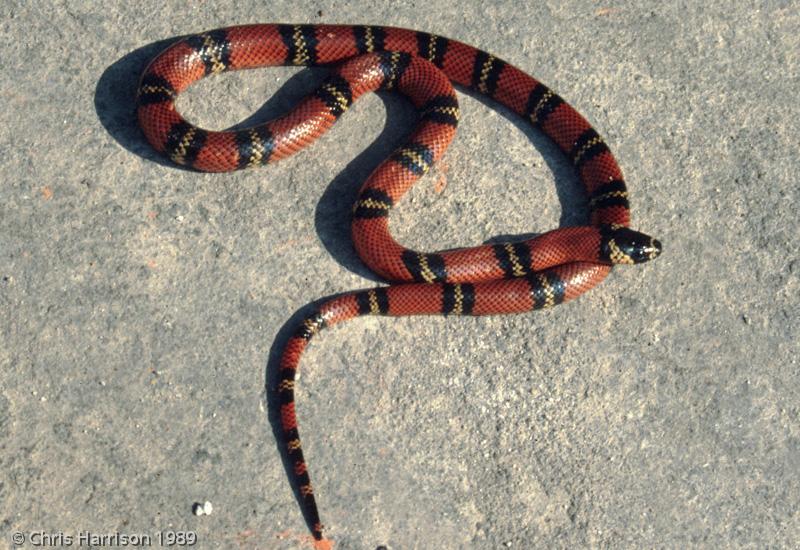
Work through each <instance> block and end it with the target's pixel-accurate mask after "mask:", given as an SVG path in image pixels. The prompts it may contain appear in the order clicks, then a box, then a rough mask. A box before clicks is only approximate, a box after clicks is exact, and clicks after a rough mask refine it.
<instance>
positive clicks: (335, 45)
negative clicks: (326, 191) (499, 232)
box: [137, 24, 661, 541]
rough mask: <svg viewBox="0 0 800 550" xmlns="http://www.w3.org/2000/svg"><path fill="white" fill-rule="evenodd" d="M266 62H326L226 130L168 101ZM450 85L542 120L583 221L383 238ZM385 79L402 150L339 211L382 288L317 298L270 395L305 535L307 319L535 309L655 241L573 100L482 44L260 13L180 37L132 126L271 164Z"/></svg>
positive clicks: (433, 135)
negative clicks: (452, 245) (427, 244)
mask: <svg viewBox="0 0 800 550" xmlns="http://www.w3.org/2000/svg"><path fill="white" fill-rule="evenodd" d="M274 65H301V66H320V65H322V66H330V67H331V73H330V75H329V77H328V78H327V80H326V81H325V82H324V83H323V84H322V85H321V86H320V87H319V88H318V89H317V90H316V91H315V92H314V93H313V94H310V95H309V96H308V97H306V98H305V99H304V100H302V101H301V102H300V103H299V104H298V105H297V106H296V107H295V108H294V109H293V110H292V111H291V112H289V113H288V114H286V115H285V116H283V117H281V118H278V119H276V120H273V121H270V122H267V123H265V124H260V125H257V126H253V127H251V128H246V129H240V130H235V131H219V132H215V131H207V130H203V129H201V128H198V127H197V126H194V125H193V124H191V123H189V122H187V121H186V120H185V119H184V118H183V117H182V116H181V115H180V114H179V113H178V111H177V110H176V108H175V100H176V97H177V96H178V94H180V93H181V92H182V91H183V90H185V89H186V88H187V87H188V86H189V85H191V84H192V83H193V82H195V81H197V80H199V79H201V78H203V77H205V76H207V75H211V74H217V73H221V72H223V71H229V70H238V69H247V68H255V67H264V66H274ZM453 84H458V85H460V86H464V87H466V88H469V89H470V90H473V91H474V92H477V93H479V94H482V95H484V96H486V97H488V98H491V99H492V100H494V101H497V102H498V103H500V104H501V105H504V106H505V107H507V108H508V109H510V110H512V111H514V112H515V113H517V114H518V115H519V116H520V117H522V118H523V119H525V120H527V121H529V122H530V123H531V124H533V125H534V126H536V127H538V128H540V129H541V131H543V132H544V134H546V135H547V136H548V137H549V138H551V139H552V140H553V141H554V142H555V143H556V145H557V146H558V147H559V148H560V149H561V151H563V152H564V153H565V154H566V155H567V156H568V157H569V159H570V160H571V161H572V163H573V164H574V166H575V169H576V171H577V174H578V177H579V179H580V181H581V183H582V184H583V187H584V189H585V191H586V193H587V195H588V198H589V225H587V226H584V227H563V228H559V229H555V230H553V231H549V232H546V233H544V234H541V235H538V236H536V237H534V238H532V239H529V240H524V241H518V242H507V243H500V244H486V245H483V246H476V247H473V248H462V249H456V250H448V251H444V252H434V253H428V252H418V251H415V250H410V249H408V248H406V247H404V246H403V245H401V244H399V243H398V242H396V241H395V240H394V239H393V238H392V236H391V234H390V233H389V223H388V222H389V217H388V216H389V213H390V211H391V209H392V208H393V207H394V206H395V205H396V204H397V203H398V202H399V201H400V200H401V199H402V197H403V195H404V194H405V193H406V191H408V189H409V188H410V187H411V186H412V185H413V184H414V183H415V182H416V181H417V180H418V179H419V178H420V177H421V176H422V175H424V174H425V173H426V172H427V171H428V170H429V169H430V168H431V166H432V165H433V164H434V163H435V162H436V161H437V160H438V159H439V158H440V157H441V156H442V154H443V153H444V151H445V149H446V148H447V146H448V145H449V144H450V142H451V140H452V139H453V136H454V134H455V129H456V125H457V123H458V120H459V117H460V111H459V106H458V100H457V98H456V94H455V92H454V90H453ZM387 89H391V90H396V91H397V92H398V93H400V94H403V95H404V96H406V97H407V98H408V99H409V100H410V101H411V102H412V103H413V105H414V106H415V107H416V109H417V111H418V121H417V125H416V127H415V128H414V130H413V131H412V132H411V133H410V135H409V136H408V137H407V139H406V140H405V142H404V143H403V145H401V146H400V147H399V148H397V149H396V150H395V151H394V152H393V153H392V154H391V156H389V157H388V158H387V159H385V160H384V161H383V162H382V163H381V164H380V165H379V166H378V167H377V168H376V169H375V170H374V172H373V173H372V174H371V175H370V176H369V178H368V179H367V180H366V182H365V183H364V184H363V186H362V187H361V190H360V192H359V195H358V198H357V200H356V202H355V205H354V206H353V215H352V239H353V244H354V246H355V249H356V251H357V253H358V255H359V256H360V257H361V258H362V260H363V261H364V263H365V264H367V266H369V267H370V268H371V269H372V270H373V271H374V272H375V273H377V274H378V275H380V276H381V277H383V278H385V279H386V280H388V281H390V282H391V283H392V284H390V285H389V286H382V287H378V288H373V289H370V290H362V291H357V292H350V293H346V294H343V295H339V296H337V297H335V298H332V299H330V300H328V301H325V302H324V303H322V304H321V305H320V306H319V307H318V308H317V310H316V311H315V312H314V313H313V314H311V315H310V316H308V317H307V318H306V319H305V320H304V321H303V322H302V323H300V325H299V327H298V328H297V330H296V332H294V334H293V336H291V337H290V338H289V340H288V342H287V343H286V346H285V348H284V350H283V354H282V356H281V360H280V366H279V383H278V385H277V388H275V390H276V391H277V393H278V401H279V403H280V418H281V425H282V429H283V433H284V436H285V442H284V443H285V447H284V449H285V452H286V453H287V457H288V461H289V464H290V465H291V472H290V475H291V476H292V477H293V478H294V479H293V480H292V481H293V483H294V486H295V488H296V490H297V491H298V493H299V501H300V503H301V507H302V508H303V513H304V516H305V518H306V521H307V522H308V524H309V527H310V529H311V533H312V534H313V537H314V539H316V540H318V541H322V540H324V539H323V534H322V530H323V526H322V523H321V522H320V519H319V512H318V510H317V504H316V501H315V497H314V491H313V489H312V487H311V481H310V478H309V473H308V467H307V465H306V462H305V460H304V458H303V451H302V447H301V444H300V437H299V434H298V429H297V418H296V414H295V402H294V388H295V372H296V370H297V368H298V364H299V361H300V356H301V355H302V353H303V350H304V349H305V348H306V346H307V345H308V342H309V340H310V339H311V338H312V337H313V336H314V335H315V334H317V332H319V331H320V330H321V329H322V328H324V327H329V326H332V325H335V324H337V323H340V322H342V321H345V320H348V319H352V318H354V317H358V316H360V315H390V316H402V315H422V314H438V315H488V314H506V313H517V312H524V311H529V310H534V309H540V308H548V307H552V306H555V305H557V304H560V303H563V302H566V301H568V300H571V299H573V298H575V297H577V296H579V295H580V294H583V293H584V292H586V291H588V290H589V289H591V288H593V287H594V286H595V285H597V284H598V283H600V282H601V281H602V280H603V279H604V278H605V277H606V276H607V275H608V273H609V272H610V271H611V267H612V265H613V264H633V263H640V262H643V261H646V260H649V259H652V258H655V257H656V256H657V255H658V254H659V253H660V252H661V244H660V243H659V242H658V241H657V240H655V239H653V238H651V237H648V236H646V235H644V234H642V233H639V232H636V231H633V230H631V229H629V228H628V225H629V221H630V209H629V202H628V193H627V189H626V185H625V181H624V179H623V176H622V172H621V171H620V168H619V166H618V165H617V162H616V160H615V159H614V156H613V155H612V154H611V152H610V151H609V148H608V146H607V145H606V143H605V142H604V141H603V139H602V138H601V137H600V136H599V135H598V133H597V132H596V131H595V130H594V129H593V128H592V127H591V126H590V125H589V123H588V122H587V121H586V119H584V118H583V117H582V116H581V115H580V114H579V113H578V112H577V111H576V110H575V109H573V108H572V107H571V106H570V105H569V104H567V103H566V102H565V101H564V100H563V99H562V98H561V97H559V96H558V95H557V94H556V93H555V92H553V91H552V90H551V89H549V88H548V87H547V86H545V85H544V84H542V83H541V82H538V81H537V80H536V79H534V78H533V77H531V76H529V75H528V74H526V73H524V72H523V71H521V70H519V69H517V68H516V67H514V66H512V65H510V64H508V63H506V62H505V61H503V60H501V59H500V58H498V57H495V56H494V55H491V54H489V53H486V52H484V51H480V50H478V49H476V48H473V47H472V46H468V45H466V44H463V43H461V42H458V41H455V40H450V39H447V38H444V37H441V36H437V35H434V34H428V33H425V32H418V31H413V30H408V29H400V28H392V27H379V26H344V25H281V24H260V25H244V26H237V27H229V28H224V29H217V30H212V31H208V32H203V33H200V34H197V35H193V36H189V37H185V38H182V39H179V40H178V41H177V42H176V43H174V44H173V45H171V46H170V47H168V48H167V49H166V50H165V51H163V52H162V53H161V54H159V55H158V56H157V57H156V58H155V59H153V60H152V61H151V62H150V64H149V65H148V66H147V68H146V69H145V71H144V73H143V75H142V77H141V80H140V84H139V89H138V93H137V116H138V120H139V124H140V125H141V128H142V130H143V131H144V134H145V136H146V138H147V140H148V141H149V142H150V143H151V144H152V146H153V147H155V149H157V150H158V151H160V152H162V153H164V154H165V155H167V156H168V157H169V158H170V159H172V160H173V161H174V162H176V163H178V164H181V165H184V166H187V167H190V168H193V169H196V170H201V171H210V172H226V171H232V170H238V169H242V168H248V167H252V166H258V165H262V164H267V163H270V162H274V161H277V160H279V159H282V158H284V157H287V156H289V155H291V154H293V153H295V152H297V151H298V150H300V149H302V148H304V147H306V146H307V145H309V143H311V142H312V141H313V140H315V139H317V138H318V137H319V136H321V135H322V134H323V133H324V132H325V131H326V130H328V129H329V128H330V127H331V126H332V125H333V124H334V122H335V121H336V120H337V119H338V118H339V117H340V116H341V115H342V114H343V113H344V112H345V111H347V109H348V108H349V107H350V105H351V104H352V103H353V102H354V101H355V100H356V99H357V98H358V97H360V96H361V95H363V94H365V93H367V92H370V91H375V90H387Z"/></svg>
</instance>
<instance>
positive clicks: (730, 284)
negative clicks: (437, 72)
mask: <svg viewBox="0 0 800 550" xmlns="http://www.w3.org/2000/svg"><path fill="white" fill-rule="evenodd" d="M524 4H525V3H523V2H505V3H502V2H478V1H470V2H467V3H464V4H463V5H460V6H458V8H457V9H455V8H454V5H453V3H452V2H446V1H440V0H433V1H428V2H405V3H392V4H391V6H392V7H391V8H390V7H388V6H389V4H388V3H387V4H383V3H372V2H342V1H339V0H337V1H321V2H297V1H291V2H290V1H282V0H281V1H270V2H264V1H263V0H261V1H233V0H225V1H219V2H192V3H188V4H187V3H185V2H175V3H172V4H171V5H169V6H167V7H164V6H163V2H161V1H151V0H146V1H138V2H131V3H121V4H118V5H117V6H116V7H113V6H110V5H106V3H103V4H101V3H99V2H98V3H96V4H93V3H91V2H69V1H67V2H63V1H62V2H55V3H54V4H53V5H50V3H45V2H40V3H38V2H37V3H34V2H14V1H9V0H6V1H4V2H2V5H0V18H1V19H0V20H1V21H2V23H0V25H1V26H0V28H1V29H2V31H0V37H2V43H3V45H4V46H3V54H2V59H1V60H0V65H1V66H2V69H3V70H2V75H3V76H2V81H0V94H1V95H0V97H1V98H2V103H3V109H2V111H0V152H1V153H2V155H1V156H0V171H1V173H2V185H0V276H2V279H0V308H2V318H0V369H1V370H0V445H1V447H0V531H1V532H2V537H3V539H2V540H3V541H4V543H7V544H9V545H11V544H12V538H11V537H12V533H13V532H15V531H19V532H22V533H23V534H25V535H26V536H27V537H30V536H31V535H32V534H36V533H41V532H44V533H45V534H49V535H51V536H56V535H58V534H59V533H63V534H64V536H68V535H69V536H73V537H75V539H74V541H73V544H72V545H73V546H77V545H78V543H79V540H78V538H77V537H78V535H79V533H80V532H82V531H83V532H86V531H91V532H93V533H97V534H107V533H115V532H119V533H123V534H150V535H151V536H153V537H155V535H156V533H158V532H161V531H169V530H188V531H194V532H196V533H197V537H198V539H199V542H198V545H197V546H198V547H200V548H267V549H290V548H308V547H309V543H308V539H307V535H306V533H307V531H306V527H305V524H304V522H303V519H302V516H301V514H300V511H299V508H298V506H297V504H296V502H295V500H294V498H293V495H292V492H291V489H290V487H289V484H288V482H287V477H286V473H285V471H284V468H283V465H282V463H281V459H280V456H279V453H278V447H277V446H276V440H275V436H274V434H273V430H272V426H271V424H270V415H269V413H268V410H267V407H266V405H265V392H264V387H265V379H266V377H267V376H271V374H269V373H268V369H267V364H268V363H269V361H270V358H271V357H272V358H273V359H274V356H275V354H276V353H277V352H278V349H279V346H280V344H281V343H282V342H283V341H285V338H286V334H287V330H288V329H289V326H288V325H286V323H287V321H288V320H289V319H291V318H293V316H294V317H296V313H297V312H298V311H302V310H303V308H304V307H305V306H306V305H307V304H309V303H310V302H313V301H314V300H317V299H319V298H321V297H323V296H327V295H330V294H333V293H337V292H342V291H346V290H350V289H356V288H364V287H369V286H372V285H373V284H375V279H374V277H372V276H370V275H369V273H368V272H367V271H366V269H365V268H364V267H363V266H362V265H361V264H360V263H359V261H358V259H357V258H356V257H355V255H354V253H353V251H352V249H351V245H350V242H349V233H348V211H349V205H350V202H351V201H352V199H353V197H354V193H355V190H356V188H357V187H358V185H359V184H360V182H361V181H362V180H363V179H364V177H365V176H366V175H367V174H368V173H369V172H370V170H371V168H372V167H373V166H374V164H375V163H376V162H377V161H378V159H380V158H382V157H383V156H385V155H386V154H387V153H388V152H389V151H390V150H391V148H392V147H393V146H395V145H396V144H397V143H398V140H399V139H400V137H401V136H402V134H403V133H404V132H406V131H408V129H409V128H410V127H411V124H412V122H413V113H412V111H411V109H410V108H409V107H408V106H407V104H406V103H404V101H403V100H401V99H398V98H396V97H393V96H386V97H378V96H370V97H368V98H365V99H364V100H363V101H361V102H360V103H358V104H357V105H356V106H355V107H354V108H353V109H352V111H351V112H349V113H348V114H347V115H346V116H345V117H343V119H342V121H341V122H340V124H338V125H337V127H336V128H335V129H334V130H333V131H332V132H331V133H330V134H329V135H328V136H326V137H325V138H323V139H322V140H321V141H320V142H319V143H317V144H315V145H314V146H313V147H312V148H311V149H310V150H308V151H305V152H303V153H301V154H300V155H298V156H297V157H295V158H293V159H289V160H287V161H284V162H282V163H279V164H277V165H274V166H272V167H268V168H264V169H259V170H255V171H248V172H244V173H236V174H227V175H203V174H197V173H193V172H189V171H185V170H180V169H176V168H174V167H172V166H170V165H168V164H167V163H164V162H162V161H161V160H160V159H159V158H158V157H157V156H156V155H155V154H154V153H153V152H152V151H151V150H150V148H149V146H148V145H147V144H146V143H145V142H144V141H143V138H142V136H141V135H140V133H139V132H138V130H137V129H136V126H135V122H134V120H133V118H132V101H133V99H132V94H133V88H134V86H135V82H136V79H137V76H138V74H139V72H140V71H141V69H142V68H143V64H144V63H145V62H146V60H147V59H149V58H150V57H152V56H153V55H154V54H155V53H157V52H158V51H159V50H160V49H161V48H162V47H163V46H164V44H165V43H167V42H164V40H165V39H169V38H171V37H174V36H177V35H181V34H186V33H191V32H196V31H201V30H205V29H208V28H214V27H219V26H225V25H230V24H235V23H245V22H272V21H279V22H341V23H352V22H369V23H374V24H393V25H397V26H409V27H413V28H419V29H424V30H428V31H432V32H436V33H439V34H442V35H445V36H451V37H455V38H459V39H461V40H463V41H465V42H468V43H471V44H474V45H476V46H479V47H482V48H484V49H487V50H489V51H491V52H493V53H495V54H497V55H499V56H501V57H503V58H504V59H506V60H508V61H510V62H512V63H514V64H516V65H518V66H520V67H522V68H524V69H526V70H528V71H530V72H531V73H532V74H534V75H536V76H537V77H539V78H540V79H541V80H543V81H544V82H546V83H548V84H550V85H551V86H552V87H553V88H554V89H555V90H556V91H558V92H559V93H560V94H561V95H563V96H564V97H565V98H566V99H567V100H568V101H570V102H571V103H573V104H574V105H575V106H576V107H577V108H578V110H580V111H581V112H582V113H584V114H585V115H586V116H587V118H588V119H589V120H590V121H592V122H593V123H594V124H595V125H596V127H597V128H598V129H599V131H600V132H601V133H602V134H603V135H604V136H605V137H606V139H607V141H608V143H609V144H610V145H611V147H612V150H613V151H614V152H615V153H616V154H617V156H618V159H619V161H620V163H621V165H622V167H623V169H624V171H625V173H626V176H627V179H628V181H629V184H630V189H631V192H632V205H633V213H634V227H636V228H640V229H642V230H643V231H645V232H648V233H651V234H653V235H655V236H657V237H660V238H661V239H662V241H663V242H664V244H665V247H666V251H665V253H664V255H663V257H661V258H660V259H658V260H657V261H656V262H654V263H652V264H647V265H644V266H638V267H636V268H627V269H625V268H621V269H617V270H615V272H614V273H613V275H612V277H610V278H609V280H608V281H607V282H605V283H604V284H603V285H602V286H601V287H599V288H598V289H596V290H595V291H593V292H592V293H590V294H588V295H586V296H584V297H582V298H581V299H580V300H578V301H576V302H573V303H570V304H568V305H565V306H561V307H558V308H556V309H554V310H552V311H548V312H537V313H531V314H525V315H518V316H507V317H494V318H474V319H473V318H467V319H448V320H444V319H442V318H436V317H431V318H407V319H374V318H373V319H361V320H358V321H355V322H351V323H349V324H346V325H344V326H342V327H340V328H337V329H334V330H330V331H328V332H327V333H325V334H324V335H323V336H321V337H320V338H318V339H317V340H315V341H314V343H313V345H312V346H311V348H310V350H309V352H308V353H307V354H306V356H305V357H304V359H303V363H302V369H303V375H302V378H301V384H300V389H299V395H298V406H299V417H300V422H301V431H302V433H303V435H304V443H305V448H306V451H307V457H308V459H309V461H310V464H311V468H312V470H311V472H312V476H313V478H314V481H315V485H316V489H317V493H318V501H319V503H320V506H321V509H322V514H323V520H324V521H325V523H326V524H327V525H329V527H330V529H329V531H328V533H329V535H330V536H331V537H332V539H333V540H335V541H336V548H337V549H339V550H345V549H372V548H375V547H377V546H378V545H381V544H384V545H387V546H388V548H389V549H391V550H397V549H412V548H419V549H431V548H433V549H439V548H442V549H451V548H481V549H482V548H487V549H495V548H506V547H508V548H531V547H570V548H574V547H614V548H640V547H664V548H683V547H687V546H696V547H759V548H762V547H766V546H771V547H782V548H789V547H796V545H797V544H799V541H800V511H799V510H798V505H800V481H798V471H800V378H799V377H798V364H797V355H798V353H797V340H798V328H799V327H798V323H799V320H800V301H799V300H798V290H799V288H800V285H799V282H798V274H799V273H800V260H799V258H800V254H799V253H798V251H799V250H800V247H799V246H798V230H797V226H798V216H797V209H798V207H799V206H800V205H798V181H797V174H798V172H800V163H798V160H797V153H798V136H800V128H799V127H798V115H800V112H799V111H800V110H799V109H798V106H797V101H798V92H800V81H799V80H798V79H799V78H800V74H798V69H800V60H798V54H800V40H799V39H798V37H799V36H800V15H799V14H798V6H797V4H796V3H794V5H793V3H792V2H780V1H773V2H762V3H755V2H753V3H749V2H737V3H730V2H724V1H720V0H715V1H713V2H708V3H705V4H706V7H702V8H698V7H692V5H693V4H697V5H699V4H700V3H699V2H697V3H693V2H689V3H688V5H686V3H683V4H682V5H664V3H662V2H650V3H649V4H650V5H649V6H648V7H640V4H641V3H640V2H635V1H630V2H629V1H616V2H609V3H589V2H566V3H565V2H560V1H551V2H545V3H538V2H530V3H528V4H529V6H528V7H525V5H524ZM187 5H189V6H190V7H189V8H187ZM454 12H457V14H456V15H455V16H454V15H453V14H454ZM296 73H297V71H296V70H294V69H273V70H264V71H252V72H249V73H247V74H241V73H239V74H229V75H226V76H224V77H221V78H216V79H211V80H207V81H204V82H202V83H200V84H199V85H197V86H196V87H195V88H193V89H192V90H191V91H190V92H189V93H188V94H187V95H186V97H185V98H183V99H182V100H181V108H182V110H183V111H184V112H186V113H188V114H189V115H190V117H191V118H192V119H193V120H195V121H197V122H199V123H201V124H203V125H205V126H207V127H211V128H224V127H226V126H229V125H232V124H235V123H237V122H239V121H241V120H243V119H246V118H248V117H249V116H250V115H251V114H252V113H254V112H258V114H257V115H256V118H257V119H258V120H264V119H265V118H269V117H272V116H274V115H277V114H278V113H280V112H281V111H282V110H283V109H284V108H285V107H286V106H288V105H290V104H292V103H293V102H294V101H295V100H296V98H298V97H300V96H302V95H303V94H305V93H307V92H308V91H309V90H311V89H313V86H314V84H315V82H317V81H319V79H320V78H321V77H322V76H323V73H320V72H319V71H313V72H306V73H300V74H299V75H298V76H293V75H294V74H296ZM276 91H278V96H277V97H276V98H274V99H271V100H270V101H269V102H268V103H267V105H266V107H265V108H264V109H261V110H260V107H261V105H262V103H263V102H264V100H265V98H267V97H269V96H270V95H272V94H273V93H275V92H276ZM461 97H462V109H463V119H462V124H461V129H460V134H459V137H458V138H457V140H456V142H455V143H454V145H453V147H452V149H451V150H450V151H449V152H448V154H447V156H446V163H445V164H446V166H445V165H443V166H441V167H440V168H439V170H438V171H436V172H435V173H433V174H431V175H429V176H427V177H426V178H425V180H423V182H422V183H421V184H420V185H419V186H418V188H416V189H415V190H413V192H412V193H411V197H410V199H408V200H406V201H404V203H402V205H401V206H400V207H399V209H398V212H397V213H396V215H394V217H393V221H392V227H393V229H394V231H395V234H396V235H397V237H398V238H399V240H401V242H403V243H406V244H408V245H410V246H414V247H417V248H421V249H427V250H435V249H441V248H449V247H455V246H466V245H471V244H476V243H481V242H484V241H486V240H487V239H490V238H492V237H495V236H498V235H508V234H512V235H513V234H519V233H530V232H540V231H545V230H547V229H550V228H553V227H556V226H558V225H559V224H562V225H564V224H566V225H575V224H580V223H582V222H583V219H584V213H585V202H584V199H583V198H582V196H581V195H580V193H578V192H577V191H576V189H577V186H576V184H575V181H576V180H575V177H574V174H573V173H572V171H571V168H570V167H569V166H568V165H567V163H566V162H565V161H564V160H563V159H562V157H561V156H560V154H559V153H558V152H557V151H556V150H555V148H554V147H553V146H552V145H551V144H550V143H549V142H548V141H547V140H545V139H543V138H542V137H541V136H540V135H539V134H538V133H536V132H535V131H531V130H529V129H528V128H527V127H525V126H524V125H522V124H520V123H519V122H518V121H517V120H516V119H514V118H513V117H511V116H510V115H509V114H508V113H507V112H505V111H500V112H498V111H497V110H494V109H493V108H492V107H491V105H489V104H486V103H483V102H481V101H478V100H476V99H474V98H473V97H470V96H465V95H463V94H462V96H461ZM445 172H446V174H445ZM442 175H446V179H447V182H448V185H447V187H446V188H445V189H444V190H443V191H441V192H437V191H436V189H435V185H434V184H435V183H436V182H437V180H438V179H439V178H440V177H441V176H442ZM206 500H208V501H211V502H212V503H213V505H214V512H213V514H212V515H210V516H204V517H195V516H193V515H192V512H191V506H192V504H193V503H194V502H197V501H200V502H202V501H206ZM38 540H40V541H41V540H43V539H41V538H40V539H38ZM62 542H63V540H62ZM154 544H157V540H154ZM25 547H32V545H31V541H30V540H28V541H27V542H26V544H25Z"/></svg>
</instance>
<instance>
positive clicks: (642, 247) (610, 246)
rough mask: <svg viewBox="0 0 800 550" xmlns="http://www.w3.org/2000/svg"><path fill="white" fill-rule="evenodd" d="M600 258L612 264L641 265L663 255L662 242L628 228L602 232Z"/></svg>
mask: <svg viewBox="0 0 800 550" xmlns="http://www.w3.org/2000/svg"><path fill="white" fill-rule="evenodd" d="M600 234H601V241H600V257H601V259H603V260H604V261H607V262H609V263H612V264H640V263H642V262H646V261H648V260H652V259H654V258H657V257H658V255H659V254H661V242H660V241H659V240H658V239H654V238H653V237H650V236H648V235H645V234H644V233H639V232H638V231H634V230H633V229H628V228H627V227H612V226H605V227H603V228H602V229H601V230H600Z"/></svg>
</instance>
